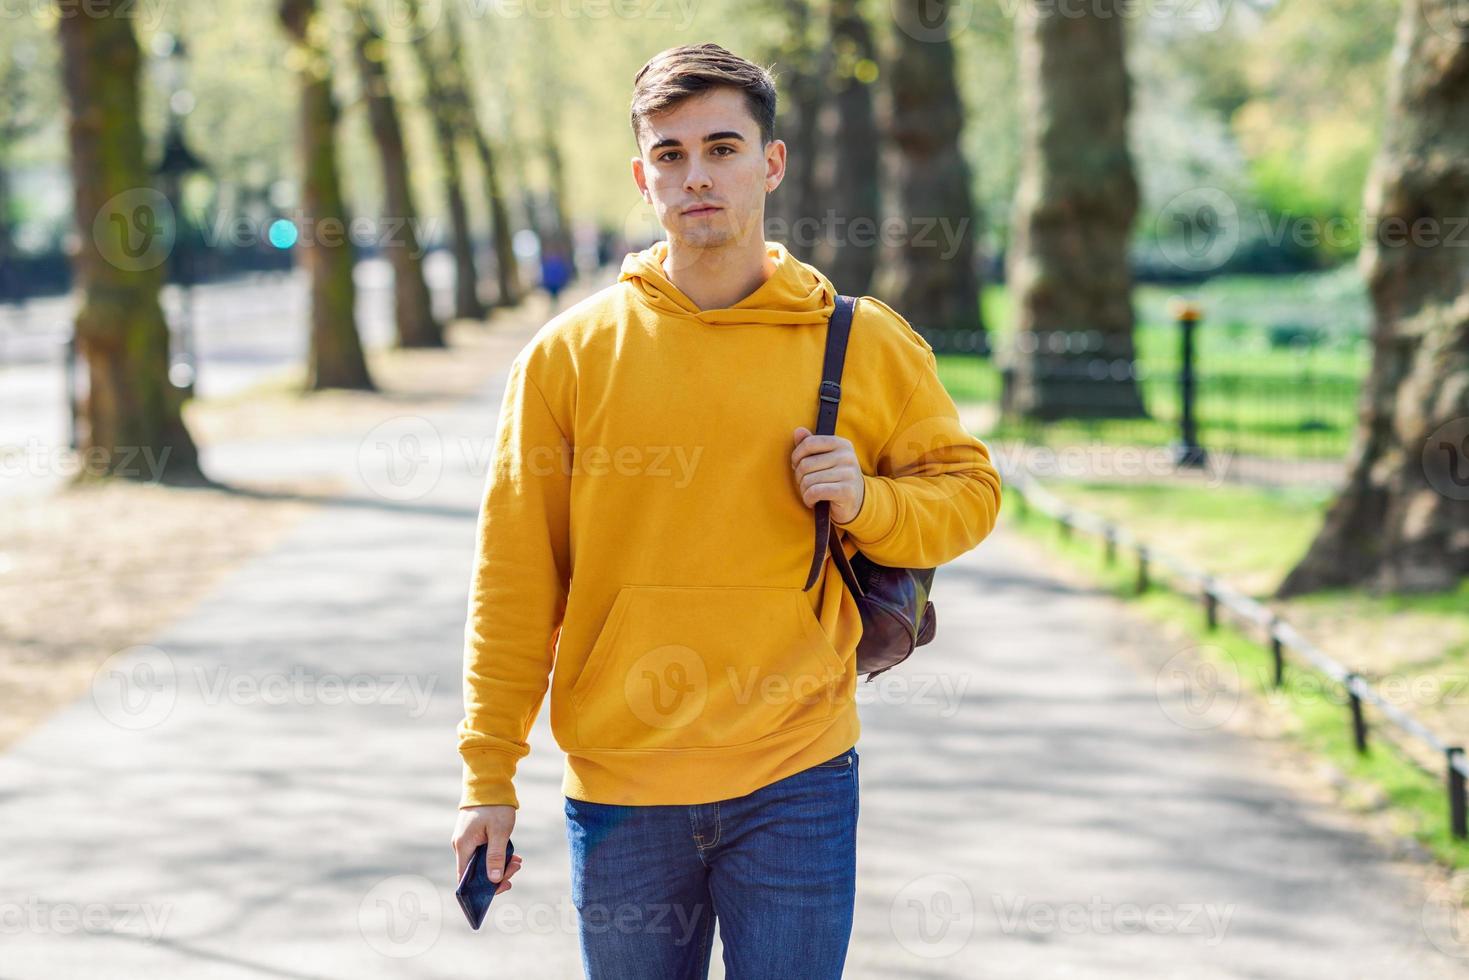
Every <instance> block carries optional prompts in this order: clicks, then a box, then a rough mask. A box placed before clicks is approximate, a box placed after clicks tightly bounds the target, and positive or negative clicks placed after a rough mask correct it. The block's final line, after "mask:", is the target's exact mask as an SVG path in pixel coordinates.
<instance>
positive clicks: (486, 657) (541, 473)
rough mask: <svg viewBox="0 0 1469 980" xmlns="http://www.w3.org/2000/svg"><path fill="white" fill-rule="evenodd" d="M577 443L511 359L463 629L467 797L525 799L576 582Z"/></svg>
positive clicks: (475, 800)
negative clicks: (525, 773) (530, 758)
mask: <svg viewBox="0 0 1469 980" xmlns="http://www.w3.org/2000/svg"><path fill="white" fill-rule="evenodd" d="M570 451H571V442H570V440H569V439H568V438H567V437H566V435H565V434H564V432H563V431H562V429H561V427H560V425H559V424H558V423H557V421H556V418H555V416H554V415H553V413H552V412H551V409H550V407H549V406H548V405H547V403H546V399H545V397H544V396H543V395H542V393H541V390H540V388H538V387H537V386H536V384H535V382H534V381H533V380H532V379H531V378H530V377H528V376H527V374H526V364H525V357H520V358H517V359H516V361H515V362H514V363H513V364H512V365H511V367H510V372H509V378H508V380H507V382H506V386H505V397H504V401H503V403H502V405H501V407H500V421H499V427H498V429H497V433H496V436H495V449H494V454H493V457H492V459H491V461H490V467H489V474H488V477H487V479H486V483H485V489H484V496H483V502H482V505H481V507H480V513H479V522H478V529H477V532H476V550H475V557H474V566H473V572H472V576H471V581H470V589H469V615H468V620H467V623H466V625H465V630H464V719H463V720H462V721H461V722H460V724H459V754H460V756H461V757H462V758H463V760H464V783H463V795H462V797H461V799H460V803H459V805H460V806H461V807H466V806H485V805H490V804H506V805H509V806H514V807H519V805H520V802H519V800H518V799H517V798H516V795H515V790H514V788H513V786H512V784H511V780H512V777H513V776H514V775H515V768H516V765H517V764H518V763H519V761H520V760H521V759H522V758H523V757H524V756H525V755H526V754H527V753H528V752H529V751H530V746H529V745H528V744H527V741H526V739H527V736H528V735H529V734H530V729H531V725H532V724H534V722H535V719H536V715H537V714H538V713H539V711H540V708H541V703H542V702H543V700H544V699H545V695H546V690H547V688H548V686H549V683H550V673H551V666H552V661H553V659H554V650H555V641H556V638H557V632H558V630H559V629H560V625H561V617H562V615H563V613H564V611H565V606H566V592H567V586H568V584H569V582H570V557H569V554H570V547H569V526H570V490H571V466H570Z"/></svg>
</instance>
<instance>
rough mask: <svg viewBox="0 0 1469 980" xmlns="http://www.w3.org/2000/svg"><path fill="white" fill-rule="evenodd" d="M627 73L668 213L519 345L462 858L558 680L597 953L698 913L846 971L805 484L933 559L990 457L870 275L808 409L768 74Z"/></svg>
mask: <svg viewBox="0 0 1469 980" xmlns="http://www.w3.org/2000/svg"><path fill="white" fill-rule="evenodd" d="M634 86H635V87H634V93H633V102H632V124H633V133H634V136H635V137H636V139H637V144H638V151H639V155H638V156H637V157H635V158H633V161H632V174H633V179H634V181H636V183H637V186H638V190H639V192H640V193H641V194H642V195H643V199H644V200H645V201H647V202H648V203H650V204H652V205H653V207H654V209H655V210H656V212H657V215H658V220H659V222H660V223H661V224H662V226H663V228H664V229H665V230H666V231H667V233H668V238H667V240H666V241H661V242H658V243H657V244H655V245H653V246H652V247H651V248H649V249H647V250H646V251H643V252H640V253H637V254H630V255H628V256H627V257H626V259H625V260H624V262H623V266H622V272H621V277H620V279H619V281H618V283H617V284H616V285H614V286H611V287H609V288H607V289H604V290H602V291H601V292H599V293H597V294H595V295H593V296H591V297H589V298H588V299H585V300H583V301H582V302H580V303H578V304H576V305H574V306H572V307H571V308H570V309H568V310H566V311H565V312H563V313H562V314H560V315H559V316H557V317H555V318H554V319H552V320H551V321H550V322H549V323H547V324H546V325H545V326H544V327H543V328H542V329H541V330H540V331H539V332H538V333H537V334H536V336H535V337H534V338H533V339H532V340H531V342H530V343H529V344H528V345H527V346H526V348H525V349H524V350H523V351H522V352H521V353H520V355H519V356H518V357H517V358H516V360H515V362H514V364H513V365H512V367H511V369H510V372H509V379H508V382H507V386H506V391H505V397H504V402H503V405H502V408H501V417H500V423H499V430H498V435H497V438H496V447H495V453H494V458H493V462H492V464H491V468H490V473H489V476H488V480H487V485H486V490H485V497H484V503H483V509H482V511H481V513H480V524H479V530H478V534H479V539H478V553H477V555H476V561H475V565H474V572H473V581H472V584H471V592H470V597H469V621H468V626H467V629H466V648H465V708H466V714H465V718H464V721H463V722H462V723H461V725H460V728H459V736H460V742H459V745H460V752H461V755H462V756H463V760H464V794H463V798H462V800H461V804H460V807H461V808H460V814H459V824H458V827H457V829H456V831H455V834H454V850H455V853H456V855H457V859H458V868H459V870H460V873H462V871H463V868H464V866H465V864H466V863H467V861H468V859H469V857H470V855H471V854H472V853H473V850H474V848H475V847H476V845H478V844H480V843H481V842H484V841H488V843H489V853H490V854H491V855H495V854H503V853H504V849H505V840H506V838H507V837H509V836H510V833H511V830H512V828H513V827H514V825H515V816H516V814H515V811H516V808H517V807H518V806H519V801H518V800H517V798H516V795H515V790H514V788H513V786H512V777H513V775H514V773H515V769H516V764H517V762H518V761H519V760H520V759H521V758H522V757H524V756H525V754H526V753H527V752H528V751H529V748H528V745H527V743H526V738H527V735H528V733H529V731H530V728H531V725H532V723H533V722H534V720H535V718H536V715H537V713H538V712H539V710H540V706H541V703H542V700H543V698H544V696H545V694H546V691H547V688H548V684H549V689H550V693H551V728H552V730H553V732H554V733H555V736H556V740H557V742H558V744H559V745H560V746H561V747H562V749H564V750H565V752H566V753H567V763H566V770H565V777H564V781H563V786H562V789H563V793H564V796H565V817H566V821H567V831H568V836H569V839H570V846H571V857H572V900H573V903H574V904H575V905H576V907H577V909H578V912H579V915H580V922H581V949H582V960H583V964H584V967H585V969H586V973H587V975H588V976H589V977H593V978H618V980H621V978H638V980H655V978H670V980H672V978H685V977H704V976H706V975H707V970H708V964H709V956H710V942H711V939H712V937H713V930H714V922H715V914H716V913H717V915H718V921H719V924H720V935H721V938H722V940H723V942H724V955H725V964H726V969H727V973H728V976H730V977H731V978H736V980H740V978H743V980H753V978H767V977H802V978H804V980H818V978H826V977H838V976H840V975H841V972H842V965H843V961H844V958H845V956H846V950H847V944H848V939H849V936H850V933H851V926H852V914H853V904H854V898H855V865H856V861H855V855H856V851H855V839H856V822H857V811H858V786H857V761H858V760H857V752H856V750H855V748H854V746H855V744H856V741H857V736H858V733H859V731H860V728H859V724H858V717H857V707H856V704H855V701H854V692H855V685H856V680H857V678H856V668H855V650H856V646H857V641H858V639H859V636H860V633H861V626H862V624H861V618H860V615H859V612H858V609H857V605H856V601H855V599H854V598H853V596H851V595H850V594H849V593H848V591H847V589H846V585H845V583H844V582H843V581H842V579H841V576H840V575H838V574H837V573H836V571H835V570H834V569H833V568H832V562H831V560H830V559H828V563H827V567H826V570H825V571H824V572H823V574H822V577H821V579H820V580H819V581H818V583H817V585H816V586H814V587H813V588H812V589H811V590H810V591H809V592H807V591H803V586H804V584H805V579H806V576H807V572H808V570H809V567H810V563H811V553H812V547H813V541H814V536H815V532H814V521H813V516H812V508H813V507H814V506H815V504H816V503H817V502H818V501H821V500H827V501H830V502H831V504H830V506H831V517H832V521H833V522H834V523H835V524H836V525H837V526H838V527H839V528H840V529H841V530H842V531H844V532H845V536H846V539H847V542H848V544H847V553H848V554H851V553H852V552H853V551H855V550H857V549H858V548H860V549H861V550H862V551H863V552H864V553H865V554H867V555H868V556H869V557H871V558H872V559H873V560H875V561H878V562H882V563H885V564H889V565H896V566H909V567H931V566H936V565H941V564H943V563H944V562H947V561H949V560H951V559H953V558H955V557H957V556H959V555H960V554H962V553H964V552H965V551H967V550H969V549H970V548H973V547H974V546H975V545H976V544H978V543H979V541H981V540H982V539H983V538H984V537H985V536H986V535H987V534H989V532H990V530H991V529H992V528H993V527H994V523H995V518H996V515H997V513H998V510H999V506H1000V481H999V476H998V474H997V473H996V471H995V468H994V466H993V465H991V462H990V457H989V452H988V450H987V449H986V447H985V446H984V444H983V443H981V442H980V441H979V440H978V439H976V438H974V437H973V436H972V435H970V434H969V433H968V432H967V431H965V429H964V427H963V426H962V425H961V424H960V422H959V417H958V412H957V411H956V409H955V407H954V403H953V401H952V400H951V399H950V398H949V396H948V394H947V393H946V392H945V390H944V388H943V387H942V386H941V385H940V384H939V380H938V377H937V374H936V371H935V362H934V356H933V352H932V349H931V348H930V347H929V345H928V344H927V343H926V342H925V341H924V340H923V339H922V338H921V337H920V336H919V335H918V334H917V333H916V332H915V331H914V330H913V329H912V328H911V327H910V326H909V325H908V323H907V322H906V321H905V320H904V319H903V318H902V317H901V316H899V315H898V314H897V313H895V312H894V311H893V310H891V309H889V308H888V307H887V306H885V305H883V304H882V303H881V302H879V301H877V300H875V299H872V298H870V297H862V299H861V301H860V302H859V303H858V306H857V311H856V315H855V317H854V320H853V324H852V335H851V341H850V345H849V347H848V350H847V356H846V369H845V373H844V375H843V380H842V388H843V396H842V401H841V410H840V415H839V421H838V425H837V427H838V432H839V434H838V435H835V436H816V435H813V434H812V433H811V426H813V425H814V422H815V418H816V410H817V388H818V384H819V382H820V380H821V365H822V354H823V349H824V345H825V341H826V323H827V318H828V316H829V315H830V314H831V312H832V309H833V306H834V299H835V296H836V293H837V290H836V288H835V287H834V286H833V284H832V283H831V282H830V281H829V280H828V279H827V278H826V277H825V276H823V275H822V274H821V273H820V272H818V271H817V270H816V269H814V268H812V267H811V266H809V265H805V264H803V263H801V262H799V261H797V260H796V259H795V258H793V257H792V256H791V255H790V253H789V252H787V251H786V249H785V248H783V247H782V246H781V245H779V244H776V243H772V242H767V241H765V240H764V210H765V197H766V195H767V194H769V193H770V192H771V191H773V190H775V188H776V187H777V186H778V185H779V184H780V181H781V178H782V176H783V175H784V173H785V166H786V146H785V144H784V143H782V142H781V141H780V140H777V139H775V138H774V135H773V126H774V119H775V88H774V86H773V84H772V82H771V79H770V76H769V75H768V74H767V73H766V72H765V71H764V70H763V69H761V68H759V67H758V66H756V65H754V64H751V63H750V62H748V61H746V60H744V59H742V58H738V57H736V56H735V55H733V54H731V53H730V52H729V51H726V50H725V49H724V48H722V47H719V46H718V45H715V44H700V45H690V46H685V47H679V48H673V49H670V50H668V51H664V52H663V53H662V54H659V55H657V56H656V57H654V58H653V59H652V60H651V61H650V62H648V64H647V65H645V66H644V67H643V69H642V70H641V71H640V72H638V75H637V77H636V80H635V82H634ZM802 149H803V151H806V152H809V150H810V148H809V147H803V148H802ZM573 447H574V448H573ZM553 667H554V674H553ZM492 866H493V862H492ZM519 867H520V856H519V855H517V856H516V857H515V858H514V859H513V860H512V865H511V867H510V868H509V869H508V873H507V875H506V876H505V879H504V881H503V882H502V884H501V886H500V888H501V890H504V889H506V888H509V887H510V884H509V878H510V876H513V875H514V873H515V872H516V871H517V870H518V869H519ZM492 877H493V876H492Z"/></svg>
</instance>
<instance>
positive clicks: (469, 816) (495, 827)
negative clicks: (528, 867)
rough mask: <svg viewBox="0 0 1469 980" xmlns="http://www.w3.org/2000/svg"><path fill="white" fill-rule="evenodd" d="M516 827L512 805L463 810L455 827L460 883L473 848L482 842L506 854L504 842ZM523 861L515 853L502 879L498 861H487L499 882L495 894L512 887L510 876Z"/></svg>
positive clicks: (456, 873) (456, 875)
mask: <svg viewBox="0 0 1469 980" xmlns="http://www.w3.org/2000/svg"><path fill="white" fill-rule="evenodd" d="M514 829H515V807H513V806H467V807H463V808H462V809H460V811H459V821H458V824H457V825H456V826H455V828H454V841H453V845H454V858H455V862H454V881H455V882H456V883H457V882H458V881H459V880H460V879H461V878H463V877H464V869H465V868H466V867H467V866H468V865H469V859H470V857H471V856H472V855H473V854H474V849H475V848H476V847H479V846H480V845H481V844H488V845H489V848H488V850H489V853H490V854H500V855H503V854H504V853H505V843H506V841H508V840H509V839H510V832H511V831H513V830H514ZM521 863H522V862H521V859H520V855H519V854H516V855H513V856H512V857H511V858H510V864H509V866H508V867H506V869H505V874H504V878H503V880H501V877H500V869H499V867H498V865H497V863H496V862H495V861H493V860H492V861H489V862H487V868H488V869H489V875H490V880H491V881H499V882H500V885H499V887H498V888H496V889H495V894H496V895H498V894H500V893H501V892H505V891H509V890H510V879H511V878H513V877H515V872H517V871H519V870H520V865H521Z"/></svg>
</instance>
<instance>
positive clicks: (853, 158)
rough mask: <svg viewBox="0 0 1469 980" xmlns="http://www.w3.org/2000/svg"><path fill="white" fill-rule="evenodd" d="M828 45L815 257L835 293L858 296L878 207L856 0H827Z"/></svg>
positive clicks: (874, 133) (867, 271)
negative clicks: (831, 60) (829, 58)
mask: <svg viewBox="0 0 1469 980" xmlns="http://www.w3.org/2000/svg"><path fill="white" fill-rule="evenodd" d="M831 46H832V51H833V52H834V54H835V63H834V65H833V69H832V73H831V74H830V75H829V76H828V79H827V82H828V88H829V92H828V93H827V96H828V97H827V99H826V101H825V105H824V106H823V108H822V112H821V125H820V131H821V139H820V150H819V152H820V161H821V162H820V163H819V164H818V170H817V182H818V186H819V187H820V192H819V193H818V194H817V199H818V200H819V201H820V204H821V208H822V211H821V213H820V214H819V215H818V216H817V217H818V218H819V220H820V223H821V233H820V235H819V239H820V240H819V243H818V244H817V246H816V250H815V258H816V264H817V265H818V266H820V267H821V269H822V271H824V272H825V273H826V274H827V277H828V278H830V279H831V281H832V284H833V285H834V286H836V287H837V289H838V290H840V291H841V292H843V293H847V294H849V295H860V294H862V293H865V292H867V290H868V288H869V286H870V285H871V283H872V273H873V271H874V270H875V269H876V268H877V258H878V254H879V245H880V244H881V238H880V237H879V235H878V229H879V222H880V221H881V220H882V211H881V196H880V195H881V191H880V188H879V186H878V181H879V179H880V172H879V160H878V154H879V152H880V149H881V148H880V145H879V133H878V130H877V117H876V114H875V113H874V112H873V108H872V83H873V82H875V81H876V80H877V52H876V49H875V48H874V47H873V43H872V32H871V30H870V29H869V28H868V26H867V21H866V20H864V19H863V17H862V13H861V11H860V10H859V9H858V6H857V0H832V5H831ZM828 221H829V222H830V223H829V224H828Z"/></svg>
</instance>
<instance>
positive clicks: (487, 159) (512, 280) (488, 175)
mask: <svg viewBox="0 0 1469 980" xmlns="http://www.w3.org/2000/svg"><path fill="white" fill-rule="evenodd" d="M474 145H475V149H477V150H478V151H479V165H480V170H481V171H483V173H484V177H485V197H486V198H487V199H488V200H489V203H490V224H491V225H492V227H493V230H494V235H495V280H496V283H497V285H498V286H499V290H500V297H499V300H498V303H499V305H500V306H514V305H515V304H516V303H519V302H520V266H519V264H518V263H517V262H516V259H515V236H514V233H513V232H512V231H511V230H510V210H509V209H508V208H507V207H506V206H505V194H504V192H503V191H501V189H500V174H499V172H498V171H497V170H496V167H495V155H494V150H493V149H492V148H491V147H490V141H489V138H488V137H486V136H485V134H484V130H483V129H481V128H480V127H479V126H476V127H475V129H474Z"/></svg>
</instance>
